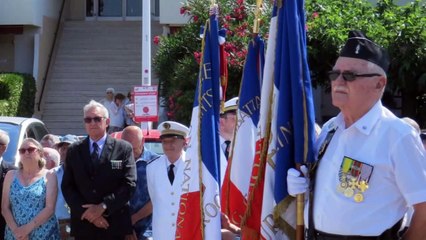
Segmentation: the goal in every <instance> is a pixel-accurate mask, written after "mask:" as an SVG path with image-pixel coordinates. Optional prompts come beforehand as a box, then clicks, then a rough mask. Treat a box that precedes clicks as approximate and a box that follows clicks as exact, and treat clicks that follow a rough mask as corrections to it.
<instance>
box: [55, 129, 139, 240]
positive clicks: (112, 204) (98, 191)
mask: <svg viewBox="0 0 426 240" xmlns="http://www.w3.org/2000/svg"><path fill="white" fill-rule="evenodd" d="M89 149H90V148H89V137H87V138H86V139H85V140H83V141H81V142H78V143H74V144H72V145H71V146H70V147H69V148H68V152H67V157H66V160H65V171H64V176H63V179H62V184H61V188H62V193H63V195H64V198H65V200H66V202H67V204H68V206H69V207H70V209H71V235H74V236H99V235H100V234H101V235H105V234H107V235H109V236H111V235H125V234H129V233H131V232H132V224H131V219H130V209H129V199H130V197H131V196H132V194H133V192H134V190H135V188H136V165H135V160H134V157H133V151H132V147H131V145H130V144H129V143H127V142H125V141H122V140H117V139H114V138H112V137H110V136H107V138H106V140H105V145H104V147H103V149H102V152H101V155H100V158H99V164H98V166H97V167H95V166H94V165H93V163H92V160H91V157H90V150H89ZM101 202H103V203H105V204H106V205H107V210H106V211H105V213H104V217H105V218H106V220H107V221H108V223H109V225H110V226H109V228H108V229H107V230H104V229H100V228H97V227H96V226H95V225H93V224H92V223H90V222H89V221H87V220H83V221H81V220H80V218H81V215H82V214H83V213H84V211H85V210H86V209H85V208H83V207H82V205H83V204H99V203H101ZM93 239H94V238H93Z"/></svg>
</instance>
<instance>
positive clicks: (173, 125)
mask: <svg viewBox="0 0 426 240" xmlns="http://www.w3.org/2000/svg"><path fill="white" fill-rule="evenodd" d="M158 131H160V133H161V134H160V138H163V137H182V138H186V137H187V136H188V134H189V128H188V127H186V126H185V125H183V124H181V123H178V122H174V121H165V122H162V123H161V124H160V125H159V126H158Z"/></svg>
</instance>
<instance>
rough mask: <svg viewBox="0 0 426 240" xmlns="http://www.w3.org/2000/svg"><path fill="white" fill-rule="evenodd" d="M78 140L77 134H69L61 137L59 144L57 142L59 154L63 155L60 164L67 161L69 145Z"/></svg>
mask: <svg viewBox="0 0 426 240" xmlns="http://www.w3.org/2000/svg"><path fill="white" fill-rule="evenodd" d="M77 141H78V137H77V136H76V135H72V134H67V135H65V136H63V137H62V138H61V140H60V142H59V143H58V144H56V148H57V149H58V152H59V155H60V156H61V157H60V162H59V165H63V164H64V163H65V158H66V156H67V151H68V147H69V146H70V145H71V144H73V143H74V142H77Z"/></svg>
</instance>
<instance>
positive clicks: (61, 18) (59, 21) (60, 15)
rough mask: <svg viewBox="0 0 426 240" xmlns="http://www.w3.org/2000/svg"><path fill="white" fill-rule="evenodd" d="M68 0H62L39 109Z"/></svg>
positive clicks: (43, 81) (39, 106) (39, 107)
mask: <svg viewBox="0 0 426 240" xmlns="http://www.w3.org/2000/svg"><path fill="white" fill-rule="evenodd" d="M67 2H68V0H62V5H61V9H60V11H59V17H58V22H57V24H56V29H55V33H54V37H53V43H52V46H51V47H50V53H49V59H48V61H47V66H46V71H45V73H44V77H43V79H42V85H41V91H40V94H39V96H38V102H37V111H40V109H41V103H42V100H43V95H44V89H45V88H46V82H47V76H48V75H49V73H50V68H51V64H52V58H53V53H54V51H55V50H56V47H57V41H58V33H59V29H60V27H61V26H62V22H63V20H64V18H65V16H64V9H65V6H66V3H67Z"/></svg>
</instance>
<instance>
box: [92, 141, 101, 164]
mask: <svg viewBox="0 0 426 240" xmlns="http://www.w3.org/2000/svg"><path fill="white" fill-rule="evenodd" d="M92 146H93V151H92V154H91V155H90V157H91V158H92V162H93V164H94V165H95V166H97V165H98V163H99V146H98V144H97V143H95V142H93V144H92Z"/></svg>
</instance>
